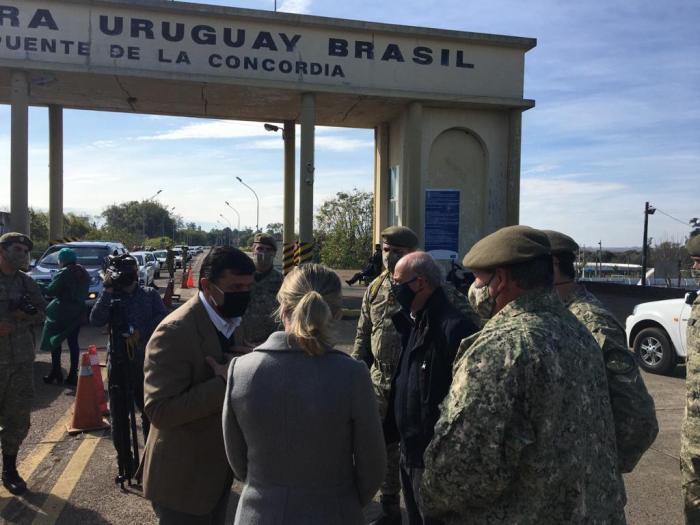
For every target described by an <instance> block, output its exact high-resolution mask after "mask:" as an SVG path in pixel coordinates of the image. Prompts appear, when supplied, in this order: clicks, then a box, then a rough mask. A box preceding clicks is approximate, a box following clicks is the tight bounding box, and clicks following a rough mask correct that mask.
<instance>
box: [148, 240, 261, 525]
mask: <svg viewBox="0 0 700 525" xmlns="http://www.w3.org/2000/svg"><path fill="white" fill-rule="evenodd" d="M254 272H255V266H254V265H253V262H252V261H251V260H250V258H249V257H248V256H247V255H245V254H244V253H243V252H241V251H240V250H238V249H236V248H232V247H228V246H226V247H219V248H215V249H214V250H212V251H211V252H210V253H209V254H208V255H207V257H206V258H205V259H204V262H203V264H202V270H201V273H200V282H199V288H200V291H199V294H198V295H196V296H195V297H193V298H192V299H190V300H189V301H188V302H187V303H185V304H184V305H183V306H182V307H180V308H178V309H177V310H175V311H174V312H173V313H172V314H170V315H169V316H168V317H166V318H165V319H164V320H163V322H161V324H160V325H159V326H158V328H156V331H155V332H154V334H153V336H152V337H151V340H150V341H149V343H148V346H147V347H146V360H145V367H144V374H145V384H144V393H145V410H146V414H147V415H148V417H149V418H150V420H151V432H150V433H149V435H148V440H147V442H146V449H145V451H144V458H143V464H142V466H143V487H144V494H145V496H146V498H148V499H150V500H151V502H152V504H153V509H154V510H155V512H156V514H157V515H158V518H159V521H160V523H161V524H176V523H187V524H200V523H202V524H204V523H206V524H210V523H211V524H219V523H221V524H223V523H224V520H225V517H226V507H227V504H228V498H229V495H230V492H231V485H232V483H233V474H232V472H231V469H230V468H229V465H228V461H227V459H226V452H225V450H224V441H223V431H222V427H221V411H222V408H223V402H224V395H225V390H226V388H225V387H226V384H225V380H224V379H222V378H221V377H220V376H216V375H215V374H214V371H213V369H214V368H215V367H216V366H217V364H219V365H220V364H223V363H226V362H227V361H228V360H230V358H231V356H232V354H233V351H234V347H233V346H232V341H233V333H234V332H235V330H236V328H237V327H238V326H239V325H240V322H241V316H242V315H243V313H244V312H245V309H246V307H247V306H248V302H249V300H250V286H251V284H252V282H253V273H254Z"/></svg>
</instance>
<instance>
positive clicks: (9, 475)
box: [2, 454, 27, 496]
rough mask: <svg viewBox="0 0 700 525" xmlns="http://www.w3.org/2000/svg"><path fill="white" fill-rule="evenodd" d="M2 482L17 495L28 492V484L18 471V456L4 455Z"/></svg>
mask: <svg viewBox="0 0 700 525" xmlns="http://www.w3.org/2000/svg"><path fill="white" fill-rule="evenodd" d="M2 484H3V485H4V486H5V488H6V489H7V490H8V491H10V493H11V494H14V495H15V496H19V495H20V494H24V493H25V492H27V484H26V483H25V482H24V480H23V479H22V478H21V477H20V475H19V472H17V456H10V455H8V454H3V455H2Z"/></svg>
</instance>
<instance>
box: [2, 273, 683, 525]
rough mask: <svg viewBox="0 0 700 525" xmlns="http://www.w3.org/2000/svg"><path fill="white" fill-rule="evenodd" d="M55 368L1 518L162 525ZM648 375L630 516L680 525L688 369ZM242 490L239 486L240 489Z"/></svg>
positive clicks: (348, 335) (350, 324)
mask: <svg viewBox="0 0 700 525" xmlns="http://www.w3.org/2000/svg"><path fill="white" fill-rule="evenodd" d="M161 284H162V283H161ZM362 291H363V289H362V288H358V287H353V288H351V289H347V290H346V292H347V293H348V294H349V295H353V296H355V297H356V298H357V297H360V296H361V294H362ZM355 325H356V321H354V320H352V319H346V320H343V321H342V322H341V323H340V326H339V334H338V335H339V343H340V344H339V346H340V347H341V348H342V349H344V350H346V351H348V350H349V349H350V348H351V344H352V340H353V338H354V331H355ZM106 337H107V336H106V333H105V332H104V331H103V330H101V329H96V328H85V329H84V330H83V331H82V332H81V337H80V343H81V347H82V348H85V347H87V345H88V344H96V345H97V346H98V347H99V348H100V358H101V360H102V362H104V360H105V355H104V353H105V352H104V346H105V343H106ZM64 359H65V360H67V356H64ZM49 369H50V359H49V356H48V355H46V354H42V355H39V356H38V358H37V363H36V367H35V384H36V391H37V393H36V399H35V402H34V412H33V415H32V429H31V431H30V435H29V437H28V439H27V441H25V443H24V446H23V449H22V451H21V454H20V470H21V471H23V472H24V473H25V474H29V476H28V482H29V487H30V492H29V493H28V494H27V495H26V496H25V497H22V498H10V495H9V494H8V493H7V492H6V491H5V490H4V489H2V488H0V523H21V524H29V523H58V524H74V523H81V522H82V523H90V524H103V523H105V524H106V523H114V524H122V523H123V524H129V525H133V524H135V523H138V524H149V523H156V520H155V516H154V514H153V511H152V510H151V507H150V504H149V503H148V501H146V500H145V499H143V497H142V496H141V492H140V490H139V488H138V487H132V488H129V489H128V490H127V491H121V490H120V489H119V488H118V486H116V485H115V483H114V477H115V476H116V474H117V466H116V453H115V451H114V448H113V446H112V443H111V441H110V439H109V434H108V433H107V432H93V433H87V434H82V435H78V436H68V435H67V434H66V433H65V424H66V422H67V421H68V420H69V418H70V415H71V406H72V403H73V401H74V390H72V389H69V388H65V387H58V386H55V385H51V386H47V385H44V383H43V382H42V381H41V376H43V375H45V374H46V373H48V371H49ZM645 380H646V381H647V384H648V386H649V389H650V391H651V392H652V395H653V396H654V399H655V401H656V406H657V410H658V417H659V423H660V427H661V431H660V433H659V437H658V438H657V440H656V442H655V443H654V445H653V446H652V449H651V450H650V451H649V452H647V454H646V455H645V456H644V458H642V461H641V462H640V464H639V466H638V467H637V469H636V471H635V472H633V473H632V474H629V475H627V476H625V482H626V485H627V493H628V505H627V515H628V520H629V523H630V524H634V525H658V524H659V523H663V524H664V525H675V524H678V525H680V524H682V523H683V520H682V512H681V498H680V490H679V486H680V474H679V470H678V451H679V431H680V423H681V419H682V416H683V396H684V378H683V369H682V368H679V369H678V370H677V373H676V374H675V375H674V376H673V377H663V376H652V375H645ZM239 489H240V487H238V486H234V493H235V491H236V490H239ZM235 501H236V499H235V494H234V499H233V502H234V503H235ZM234 510H235V504H234V505H230V508H229V511H230V515H231V518H232V517H233V512H234ZM377 511H378V505H377V504H376V503H375V504H373V505H372V506H371V508H370V509H368V516H372V515H376V513H377Z"/></svg>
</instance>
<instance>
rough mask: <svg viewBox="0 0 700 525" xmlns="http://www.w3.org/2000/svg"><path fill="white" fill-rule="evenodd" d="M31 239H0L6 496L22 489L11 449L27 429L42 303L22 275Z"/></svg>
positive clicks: (0, 405)
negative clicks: (35, 331)
mask: <svg viewBox="0 0 700 525" xmlns="http://www.w3.org/2000/svg"><path fill="white" fill-rule="evenodd" d="M32 246H33V243H32V241H31V239H30V238H29V237H27V236H26V235H23V234H21V233H6V234H4V235H3V236H2V237H0V442H1V443H2V483H3V485H4V486H5V488H6V489H7V490H9V491H10V492H11V493H12V494H15V495H19V494H22V493H24V492H25V491H26V490H27V484H26V483H25V482H24V480H23V479H22V478H21V477H20V475H19V473H18V472H17V453H18V452H19V447H20V445H21V444H22V441H24V438H25V437H27V433H28V432H29V422H30V413H31V409H32V398H33V397H34V375H33V368H34V353H35V347H36V341H35V339H34V328H35V327H36V326H37V325H40V324H41V323H42V322H43V320H44V310H45V308H46V302H45V301H44V298H43V297H42V295H41V291H40V290H39V287H38V286H37V285H36V284H35V283H34V281H33V280H32V279H31V277H29V276H28V275H27V274H25V273H24V272H22V271H21V269H23V268H26V266H27V262H28V255H29V251H30V250H31V249H32Z"/></svg>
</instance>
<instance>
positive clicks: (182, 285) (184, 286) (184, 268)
mask: <svg viewBox="0 0 700 525" xmlns="http://www.w3.org/2000/svg"><path fill="white" fill-rule="evenodd" d="M180 288H182V289H187V288H188V286H187V266H185V265H183V266H182V281H181V282H180Z"/></svg>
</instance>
